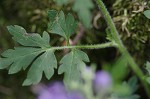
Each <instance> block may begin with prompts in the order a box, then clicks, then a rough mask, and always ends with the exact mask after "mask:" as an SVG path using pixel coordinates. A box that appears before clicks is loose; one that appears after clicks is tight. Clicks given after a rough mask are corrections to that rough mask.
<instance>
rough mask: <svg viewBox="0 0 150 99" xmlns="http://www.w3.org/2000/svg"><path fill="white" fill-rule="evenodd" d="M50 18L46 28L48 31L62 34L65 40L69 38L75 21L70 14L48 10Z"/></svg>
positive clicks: (75, 23) (73, 30)
mask: <svg viewBox="0 0 150 99" xmlns="http://www.w3.org/2000/svg"><path fill="white" fill-rule="evenodd" d="M48 16H49V19H50V22H49V25H48V29H49V31H50V33H54V34H58V35H61V36H63V37H64V38H65V39H66V40H69V38H70V36H71V35H72V34H73V33H74V32H75V29H76V26H77V21H75V19H74V17H73V16H72V15H71V14H68V15H67V16H66V17H65V15H64V12H63V11H60V12H57V11H55V10H50V11H48Z"/></svg>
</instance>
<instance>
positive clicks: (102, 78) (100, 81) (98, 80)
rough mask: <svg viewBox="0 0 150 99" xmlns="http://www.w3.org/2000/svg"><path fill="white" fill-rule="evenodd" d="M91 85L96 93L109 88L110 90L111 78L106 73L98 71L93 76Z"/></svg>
mask: <svg viewBox="0 0 150 99" xmlns="http://www.w3.org/2000/svg"><path fill="white" fill-rule="evenodd" d="M93 84H94V89H95V91H96V92H99V91H107V90H108V89H109V88H111V85H112V78H111V76H110V74H109V73H108V72H106V71H98V72H96V74H95V78H94V82H93Z"/></svg>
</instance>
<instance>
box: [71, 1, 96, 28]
mask: <svg viewBox="0 0 150 99" xmlns="http://www.w3.org/2000/svg"><path fill="white" fill-rule="evenodd" d="M93 7H94V5H93V3H92V1H91V0H75V1H74V5H73V10H74V11H75V12H77V14H78V16H79V19H80V20H81V22H82V23H83V25H84V26H85V27H86V28H89V27H90V24H91V19H92V16H91V12H90V10H91V9H92V8H93Z"/></svg>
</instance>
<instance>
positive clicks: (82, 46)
mask: <svg viewBox="0 0 150 99" xmlns="http://www.w3.org/2000/svg"><path fill="white" fill-rule="evenodd" d="M108 47H117V44H116V43H115V42H108V43H103V44H95V45H77V46H60V47H52V48H50V49H48V50H63V49H75V48H77V49H100V48H108Z"/></svg>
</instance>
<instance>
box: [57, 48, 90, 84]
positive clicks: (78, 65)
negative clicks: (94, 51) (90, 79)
mask: <svg viewBox="0 0 150 99" xmlns="http://www.w3.org/2000/svg"><path fill="white" fill-rule="evenodd" d="M83 61H85V62H89V58H88V56H87V54H86V53H84V52H83V51H80V50H73V51H71V52H70V53H68V54H67V55H65V56H64V57H63V58H62V59H61V61H60V64H61V66H60V67H59V69H58V74H62V73H64V83H65V85H66V86H67V85H68V84H69V83H70V81H77V80H78V81H79V80H80V73H81V70H82V69H83V68H84V67H85V63H84V62H83Z"/></svg>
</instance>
